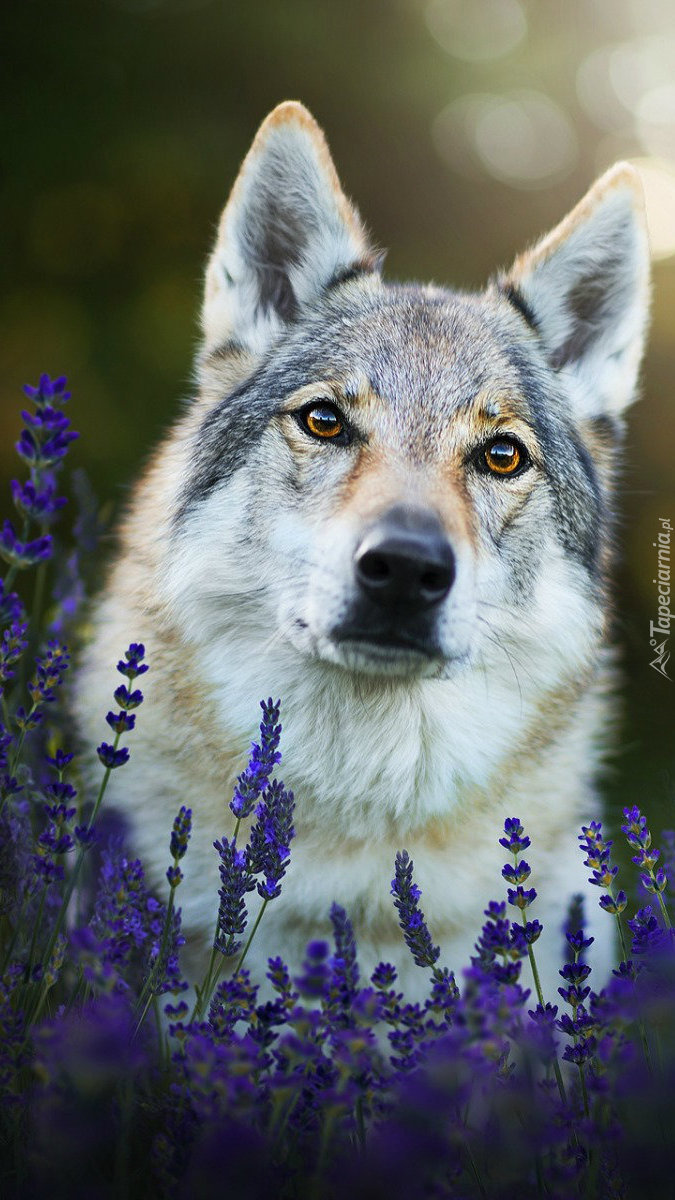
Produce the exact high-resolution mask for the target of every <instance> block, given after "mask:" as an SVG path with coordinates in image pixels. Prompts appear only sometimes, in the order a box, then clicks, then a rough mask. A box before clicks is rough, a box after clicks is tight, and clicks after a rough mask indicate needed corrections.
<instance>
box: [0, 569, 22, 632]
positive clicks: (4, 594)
mask: <svg viewBox="0 0 675 1200" xmlns="http://www.w3.org/2000/svg"><path fill="white" fill-rule="evenodd" d="M24 617H25V613H24V610H23V605H22V603H21V600H20V599H19V596H18V595H17V593H16V592H10V591H8V590H7V588H6V586H5V581H4V580H3V579H0V629H2V628H3V627H4V626H5V625H12V624H13V623H14V622H16V623H17V624H21V622H22V621H23V619H24Z"/></svg>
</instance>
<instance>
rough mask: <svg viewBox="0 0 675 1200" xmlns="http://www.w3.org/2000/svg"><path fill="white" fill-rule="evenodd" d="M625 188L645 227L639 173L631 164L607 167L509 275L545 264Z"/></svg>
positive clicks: (637, 215)
mask: <svg viewBox="0 0 675 1200" xmlns="http://www.w3.org/2000/svg"><path fill="white" fill-rule="evenodd" d="M621 188H624V189H626V191H628V192H630V193H631V199H632V208H633V211H634V213H635V215H636V217H637V218H638V220H639V221H640V223H641V224H642V225H644V226H645V227H646V220H647V219H646V214H645V201H644V191H643V188H642V183H641V181H640V174H639V172H638V171H637V170H636V169H635V167H632V166H631V164H630V163H627V162H618V163H615V164H614V166H613V167H610V169H609V170H608V171H606V172H605V174H604V175H601V176H600V179H598V181H597V183H595V184H594V185H593V187H592V188H591V189H590V191H588V192H587V193H586V195H585V196H584V198H583V200H580V201H579V203H578V204H577V205H576V206H575V207H574V208H573V209H572V211H571V212H570V213H568V214H567V216H566V217H565V218H564V219H563V220H562V221H561V222H560V224H559V225H556V227H555V229H552V230H551V232H550V233H547V234H546V236H545V237H543V238H542V239H541V240H540V241H539V242H537V243H536V244H535V245H534V246H533V247H531V248H530V249H529V250H525V251H524V253H523V254H520V255H519V256H518V258H516V260H515V262H514V264H513V268H512V270H511V272H509V274H512V275H514V276H515V277H518V276H519V275H521V274H523V275H524V274H526V273H527V272H529V271H532V270H533V269H534V268H535V267H536V266H537V265H538V264H539V263H541V262H544V261H545V260H546V259H547V258H550V256H551V255H552V254H553V253H554V252H555V251H556V250H557V249H558V248H559V247H560V246H562V245H563V243H564V242H566V241H567V239H568V237H569V236H570V235H571V234H572V233H574V232H575V230H576V229H578V228H579V227H580V226H582V225H583V224H584V223H585V222H586V221H587V220H588V219H589V217H590V216H591V215H592V213H593V212H594V210H595V209H596V208H597V207H598V205H599V204H600V203H601V202H602V201H603V200H604V199H605V197H606V196H607V195H609V193H610V192H614V191H618V190H619V189H621Z"/></svg>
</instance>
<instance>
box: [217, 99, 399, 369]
mask: <svg viewBox="0 0 675 1200" xmlns="http://www.w3.org/2000/svg"><path fill="white" fill-rule="evenodd" d="M378 261H379V259H378V256H377V255H376V254H375V252H374V251H373V250H372V249H371V248H370V247H369V245H368V241H367V238H366V234H365V231H364V229H363V226H362V224H361V221H360V219H359V215H358V213H357V212H356V209H355V208H353V206H352V205H351V204H350V203H349V201H348V200H347V198H346V196H345V195H344V193H343V191H342V188H341V187H340V181H339V179H338V177H337V173H336V171H335V167H334V166H333V162H332V159H331V156H330V153H329V150H328V146H327V145H326V139H325V138H324V135H323V133H322V132H321V129H320V128H319V126H318V125H317V123H316V121H315V120H314V118H313V117H312V116H311V114H310V113H309V112H308V111H307V109H306V108H305V107H304V106H303V105H302V104H298V103H296V102H295V101H286V102H285V103H284V104H280V105H279V106H278V107H277V108H275V109H274V111H273V112H271V113H270V114H269V116H268V117H267V118H266V120H265V121H263V123H262V125H261V126H260V129H259V130H258V133H257V135H256V137H255V140H254V142H253V145H252V146H251V149H250V150H249V152H248V154H247V156H246V158H245V159H244V162H243V165H242V167H241V170H240V172H239V176H238V178H237V180H236V182H235V184H234V187H233V189H232V192H231V194H230V198H229V200H228V202H227V205H226V206H225V210H224V212H223V215H222V217H221V220H220V228H219V230H218V239H217V242H216V246H215V249H214V251H213V254H212V256H211V259H210V261H209V265H208V269H207V273H206V292H205V296H204V305H203V308H202V328H203V331H204V336H205V339H206V346H205V348H206V350H207V351H209V350H214V349H216V348H217V347H218V346H220V345H222V344H223V343H224V342H227V341H234V342H236V343H238V344H240V345H242V346H244V347H245V348H246V349H248V350H251V351H252V352H253V353H260V352H261V351H263V350H264V349H265V347H266V346H267V344H268V343H269V342H270V340H271V339H272V338H273V337H274V336H275V334H277V333H278V332H279V330H280V329H281V328H282V326H283V324H284V323H287V322H290V321H292V320H293V319H294V317H295V316H296V315H297V314H298V312H299V311H300V310H301V309H302V308H303V307H305V306H307V305H311V304H312V302H313V301H315V300H316V299H318V297H319V296H320V295H321V292H322V291H323V290H324V289H325V288H326V287H328V286H329V285H330V284H331V283H334V282H336V281H338V280H340V279H341V278H343V277H345V276H349V275H351V274H352V273H360V272H370V271H374V270H376V269H377V266H378Z"/></svg>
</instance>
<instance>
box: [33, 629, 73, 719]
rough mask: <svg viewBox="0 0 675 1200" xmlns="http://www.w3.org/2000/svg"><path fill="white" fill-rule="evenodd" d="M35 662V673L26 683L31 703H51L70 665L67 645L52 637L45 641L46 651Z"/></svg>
mask: <svg viewBox="0 0 675 1200" xmlns="http://www.w3.org/2000/svg"><path fill="white" fill-rule="evenodd" d="M35 662H36V669H35V675H34V677H33V679H32V680H31V682H30V684H29V685H28V691H29V693H30V696H31V699H32V701H33V705H34V707H37V706H38V705H42V704H52V703H53V701H54V700H55V699H56V689H57V688H60V687H61V684H62V683H63V679H64V676H65V674H66V671H67V670H68V667H69V666H70V654H69V652H68V647H67V646H62V645H61V644H60V643H59V642H58V641H56V640H55V639H52V640H50V641H49V642H48V643H47V651H46V653H45V654H43V655H41V656H40V657H39V658H36V660H35Z"/></svg>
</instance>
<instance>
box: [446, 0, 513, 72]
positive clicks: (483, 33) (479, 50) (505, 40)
mask: <svg viewBox="0 0 675 1200" xmlns="http://www.w3.org/2000/svg"><path fill="white" fill-rule="evenodd" d="M425 15H426V21H427V25H428V27H429V29H430V31H431V33H432V34H433V36H434V37H435V39H436V41H437V42H438V43H439V45H440V46H442V47H443V49H444V50H445V51H447V53H448V54H452V55H453V57H454V58H462V59H464V60H465V61H467V62H482V61H486V60H489V59H493V58H501V56H502V55H504V54H509V53H510V51H511V50H514V49H515V47H516V46H517V45H518V43H519V42H520V41H522V39H523V38H524V37H525V35H526V33H527V17H526V16H525V10H524V8H523V5H522V4H521V3H520V0H430V3H429V4H428V5H427V8H426V13H425Z"/></svg>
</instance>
